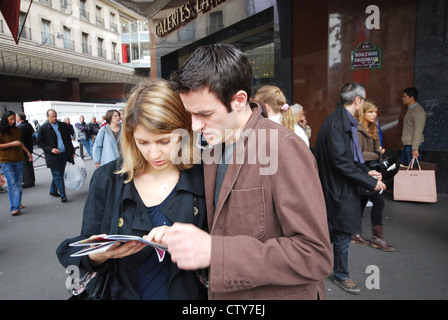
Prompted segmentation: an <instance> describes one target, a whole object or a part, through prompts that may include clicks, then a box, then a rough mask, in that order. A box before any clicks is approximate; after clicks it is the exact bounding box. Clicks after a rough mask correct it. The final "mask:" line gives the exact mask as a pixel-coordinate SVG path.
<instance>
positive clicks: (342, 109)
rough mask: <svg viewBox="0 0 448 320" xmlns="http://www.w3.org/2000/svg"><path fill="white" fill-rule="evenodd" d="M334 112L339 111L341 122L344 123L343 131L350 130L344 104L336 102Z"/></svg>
mask: <svg viewBox="0 0 448 320" xmlns="http://www.w3.org/2000/svg"><path fill="white" fill-rule="evenodd" d="M336 112H337V113H340V114H341V116H342V122H343V125H344V131H345V132H351V130H352V129H351V125H350V119H349V117H348V114H347V109H346V108H345V107H344V105H343V104H342V103H340V102H338V103H337V107H336Z"/></svg>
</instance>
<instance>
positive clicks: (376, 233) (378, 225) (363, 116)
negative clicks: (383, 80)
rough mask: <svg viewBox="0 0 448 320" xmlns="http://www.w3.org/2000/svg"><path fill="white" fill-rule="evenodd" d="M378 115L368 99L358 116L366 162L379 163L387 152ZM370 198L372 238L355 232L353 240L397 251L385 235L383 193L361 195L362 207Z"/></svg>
mask: <svg viewBox="0 0 448 320" xmlns="http://www.w3.org/2000/svg"><path fill="white" fill-rule="evenodd" d="M377 116H378V105H377V104H376V103H375V102H373V101H370V100H366V101H365V102H364V106H363V108H362V109H361V110H360V111H359V112H358V117H357V118H358V122H359V125H358V137H359V144H360V146H361V151H362V156H363V158H364V160H365V161H366V163H368V162H371V163H379V160H380V159H381V157H382V156H383V154H384V153H385V152H386V150H385V149H384V148H382V147H381V144H380V138H379V134H378V132H379V129H378V123H377ZM368 200H370V201H371V202H372V203H373V206H372V212H371V224H372V234H373V236H372V240H371V241H370V242H369V241H367V240H366V239H364V238H363V236H362V235H361V234H354V235H352V242H355V243H360V244H363V245H370V246H371V247H374V248H377V249H381V250H383V251H389V252H390V251H395V250H396V249H395V247H393V246H391V245H389V244H388V243H387V242H386V240H384V237H383V223H382V215H383V209H384V206H385V204H384V200H383V197H382V195H381V194H380V193H374V194H371V195H369V196H365V195H363V196H361V204H362V208H365V206H366V204H367V202H368Z"/></svg>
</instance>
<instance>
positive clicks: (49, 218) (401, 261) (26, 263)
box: [0, 158, 448, 300]
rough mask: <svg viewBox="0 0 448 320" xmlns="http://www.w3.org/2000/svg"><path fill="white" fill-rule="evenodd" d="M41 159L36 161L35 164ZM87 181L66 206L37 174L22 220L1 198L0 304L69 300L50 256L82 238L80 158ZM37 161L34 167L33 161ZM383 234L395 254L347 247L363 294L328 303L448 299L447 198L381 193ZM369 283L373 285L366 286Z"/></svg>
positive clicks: (366, 221)
mask: <svg viewBox="0 0 448 320" xmlns="http://www.w3.org/2000/svg"><path fill="white" fill-rule="evenodd" d="M39 161H40V160H39ZM84 162H85V165H86V168H87V172H88V178H87V180H86V182H85V183H84V185H83V187H82V189H81V190H79V191H70V190H67V197H68V202H66V203H61V201H60V199H59V198H54V197H51V196H49V194H48V192H49V188H50V181H51V174H50V171H49V169H47V168H46V167H45V166H40V167H37V168H36V169H35V173H36V186H35V187H33V188H27V189H23V204H24V205H25V206H26V208H25V209H24V210H23V212H22V214H21V215H20V216H17V217H12V216H11V215H10V214H9V202H8V195H7V193H0V300H15V299H20V300H66V299H67V298H68V297H69V294H68V292H67V289H66V288H65V281H66V279H67V276H68V275H67V274H65V270H64V268H63V267H62V266H61V265H60V264H59V261H58V260H57V257H56V254H55V250H56V248H57V246H58V245H59V244H60V243H61V242H62V241H63V240H64V239H66V238H68V237H73V236H76V235H78V234H79V232H80V229H81V221H82V210H83V207H84V203H85V199H86V197H87V193H88V188H89V182H90V178H91V176H92V173H93V172H94V168H95V166H94V163H93V161H92V160H91V159H90V158H85V160H84ZM36 163H37V161H36ZM384 198H385V201H386V208H385V210H384V217H383V221H384V233H385V236H386V239H387V241H388V242H390V243H391V244H392V245H394V246H396V247H397V249H398V251H397V252H382V251H380V250H378V249H373V248H370V247H365V246H361V245H357V244H352V245H351V246H350V252H349V259H350V262H349V268H350V272H351V277H352V279H353V280H354V281H355V282H356V283H357V284H358V286H359V287H360V288H361V294H360V295H358V296H353V295H350V294H347V293H345V292H343V291H342V290H340V289H339V288H338V287H336V286H335V284H333V283H332V282H331V277H330V278H328V279H327V280H326V293H327V299H328V300H374V299H375V300H395V299H404V300H407V299H419V300H426V299H447V298H448V275H447V273H446V270H445V269H446V266H448V250H447V248H448V232H447V229H448V214H447V212H448V210H447V209H448V195H439V199H438V202H437V203H435V204H423V203H410V202H395V201H393V200H392V194H391V193H390V192H386V193H385V195H384ZM363 228H364V236H365V237H366V238H367V239H370V238H371V232H370V230H369V229H370V209H367V210H366V213H365V216H364V218H363ZM371 265H373V266H377V267H378V270H379V286H380V288H379V289H371V290H369V289H367V288H366V280H367V279H368V277H369V276H370V275H371V274H370V273H366V269H367V267H368V266H371ZM370 283H371V281H370Z"/></svg>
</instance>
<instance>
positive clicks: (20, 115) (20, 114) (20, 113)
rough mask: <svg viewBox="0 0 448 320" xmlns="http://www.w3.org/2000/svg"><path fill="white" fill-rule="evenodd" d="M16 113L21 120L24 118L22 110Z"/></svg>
mask: <svg viewBox="0 0 448 320" xmlns="http://www.w3.org/2000/svg"><path fill="white" fill-rule="evenodd" d="M17 115H18V116H19V118H20V120H22V121H25V120H26V115H25V114H24V113H23V112H19V113H18V114H17Z"/></svg>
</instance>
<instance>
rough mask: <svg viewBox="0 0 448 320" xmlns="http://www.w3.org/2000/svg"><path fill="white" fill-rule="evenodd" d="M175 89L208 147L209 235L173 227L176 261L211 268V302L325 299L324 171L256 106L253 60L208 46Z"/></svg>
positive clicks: (169, 238) (329, 257)
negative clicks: (224, 300)
mask: <svg viewBox="0 0 448 320" xmlns="http://www.w3.org/2000/svg"><path fill="white" fill-rule="evenodd" d="M172 80H173V82H174V83H175V85H177V89H178V91H179V93H180V95H181V98H182V101H183V102H184V105H185V108H186V109H187V110H188V111H189V112H190V113H191V114H192V118H193V130H195V131H200V132H201V133H202V134H203V136H204V138H205V139H206V140H207V143H208V145H209V147H208V148H206V149H205V150H204V151H203V158H202V160H203V163H204V176H205V178H204V179H205V189H206V201H207V215H208V225H209V230H210V234H208V233H206V232H204V231H202V230H200V229H198V228H196V227H194V226H191V225H185V224H175V225H173V226H172V227H171V228H169V230H165V231H164V232H163V233H161V234H162V235H163V241H164V242H165V243H166V244H167V245H168V250H169V253H170V254H171V258H172V261H174V262H176V263H177V264H178V266H179V268H181V269H187V270H195V269H201V268H209V298H210V299H318V298H324V297H325V290H324V279H325V278H326V277H327V276H328V275H329V274H330V272H331V270H332V263H333V262H332V261H333V254H332V249H331V244H330V240H329V234H328V225H327V217H326V211H325V202H324V198H323V194H322V189H321V185H320V181H319V177H318V173H317V166H316V162H315V159H314V157H313V155H312V153H311V152H310V150H309V148H308V147H307V146H306V144H305V143H304V142H303V141H302V140H301V139H300V138H299V137H298V136H297V135H295V134H294V132H292V131H290V130H289V129H287V128H285V127H283V126H281V125H278V124H276V123H274V122H273V121H271V120H269V119H267V118H266V117H265V115H264V114H263V110H262V107H261V106H260V105H258V104H257V103H250V102H249V99H250V94H251V91H252V88H251V83H252V70H251V66H250V64H249V62H248V60H247V58H246V56H245V55H244V54H243V53H242V52H241V51H239V50H238V49H236V48H235V47H233V46H230V45H225V44H214V45H208V46H204V47H201V48H199V49H197V50H196V51H195V53H193V55H192V56H191V58H190V59H189V60H187V62H186V63H185V65H184V66H183V67H181V68H180V69H179V70H178V71H176V72H175V73H173V75H172ZM156 238H157V239H159V240H161V239H162V237H161V236H156ZM156 238H155V239H156ZM157 239H156V240H157Z"/></svg>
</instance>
